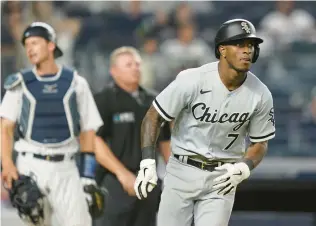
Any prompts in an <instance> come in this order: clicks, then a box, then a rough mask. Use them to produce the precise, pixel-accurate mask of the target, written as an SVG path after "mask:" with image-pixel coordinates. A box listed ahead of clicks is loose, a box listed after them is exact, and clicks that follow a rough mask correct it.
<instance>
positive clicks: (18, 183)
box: [9, 175, 44, 225]
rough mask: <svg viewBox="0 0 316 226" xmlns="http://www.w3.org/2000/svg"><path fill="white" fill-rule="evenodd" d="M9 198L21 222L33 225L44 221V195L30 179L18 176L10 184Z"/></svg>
mask: <svg viewBox="0 0 316 226" xmlns="http://www.w3.org/2000/svg"><path fill="white" fill-rule="evenodd" d="M9 196H10V201H11V203H12V205H13V207H15V208H17V210H18V213H19V216H20V218H21V219H22V220H24V221H25V222H27V223H32V224H33V225H39V224H41V223H42V222H43V221H44V195H43V194H42V192H41V191H40V189H39V188H38V186H37V184H36V182H35V181H34V180H33V179H32V178H31V177H29V176H25V175H19V179H17V180H15V181H13V183H12V188H11V189H10V190H9Z"/></svg>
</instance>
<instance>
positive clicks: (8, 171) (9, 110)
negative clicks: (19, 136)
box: [0, 75, 21, 188]
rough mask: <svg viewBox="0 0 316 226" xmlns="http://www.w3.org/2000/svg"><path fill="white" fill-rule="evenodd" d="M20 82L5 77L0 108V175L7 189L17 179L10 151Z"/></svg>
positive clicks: (19, 104) (17, 77) (14, 78)
mask: <svg viewBox="0 0 316 226" xmlns="http://www.w3.org/2000/svg"><path fill="white" fill-rule="evenodd" d="M20 82H21V79H20V77H19V76H18V75H11V76H8V77H7V79H6V81H5V83H4V87H5V88H6V90H7V91H6V94H5V95H4V98H3V101H2V103H1V106H0V117H1V133H0V140H1V164H2V174H1V175H2V179H3V181H4V183H5V184H6V186H7V187H8V188H11V185H12V180H14V179H18V172H17V169H16V167H15V166H14V162H13V159H12V151H13V143H14V131H15V126H16V121H17V118H18V114H19V111H20V110H21V88H20V86H19V84H20Z"/></svg>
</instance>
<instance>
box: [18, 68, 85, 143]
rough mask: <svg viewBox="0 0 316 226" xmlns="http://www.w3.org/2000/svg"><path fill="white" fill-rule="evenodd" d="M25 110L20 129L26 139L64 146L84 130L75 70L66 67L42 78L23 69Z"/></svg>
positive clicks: (20, 120) (20, 121)
mask: <svg viewBox="0 0 316 226" xmlns="http://www.w3.org/2000/svg"><path fill="white" fill-rule="evenodd" d="M21 75H22V82H21V85H22V88H23V96H22V110H21V114H20V119H19V131H20V133H21V135H22V136H23V137H24V139H26V140H28V141H31V142H36V143H41V144H44V145H46V146H60V145H62V144H65V143H68V142H69V141H71V140H73V139H75V137H76V136H78V135H79V132H80V122H79V120H80V117H79V112H78V104H77V97H76V92H75V88H74V71H73V70H71V69H68V68H65V67H63V68H62V69H61V70H60V71H59V72H58V74H57V75H56V76H54V77H48V78H42V77H39V76H36V75H35V74H34V72H33V71H32V70H27V71H22V72H21Z"/></svg>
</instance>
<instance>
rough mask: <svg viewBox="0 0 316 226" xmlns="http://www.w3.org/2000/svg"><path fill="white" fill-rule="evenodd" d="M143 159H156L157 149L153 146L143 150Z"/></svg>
mask: <svg viewBox="0 0 316 226" xmlns="http://www.w3.org/2000/svg"><path fill="white" fill-rule="evenodd" d="M142 159H155V148H154V147H153V146H149V147H144V148H143V149H142Z"/></svg>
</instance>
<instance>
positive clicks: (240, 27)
mask: <svg viewBox="0 0 316 226" xmlns="http://www.w3.org/2000/svg"><path fill="white" fill-rule="evenodd" d="M242 39H252V40H254V41H255V46H254V54H253V57H252V63H255V62H256V61H257V59H258V57H259V52H260V48H259V44H260V43H262V42H263V40H262V39H261V38H258V37H257V36H256V29H255V26H254V25H253V24H252V23H251V22H249V21H248V20H244V19H234V20H229V21H226V22H225V23H223V24H222V25H221V26H220V28H219V30H218V31H217V34H216V37H215V56H216V58H217V59H219V57H220V52H219V50H218V47H219V46H220V45H223V44H226V43H229V42H231V41H236V40H242Z"/></svg>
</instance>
